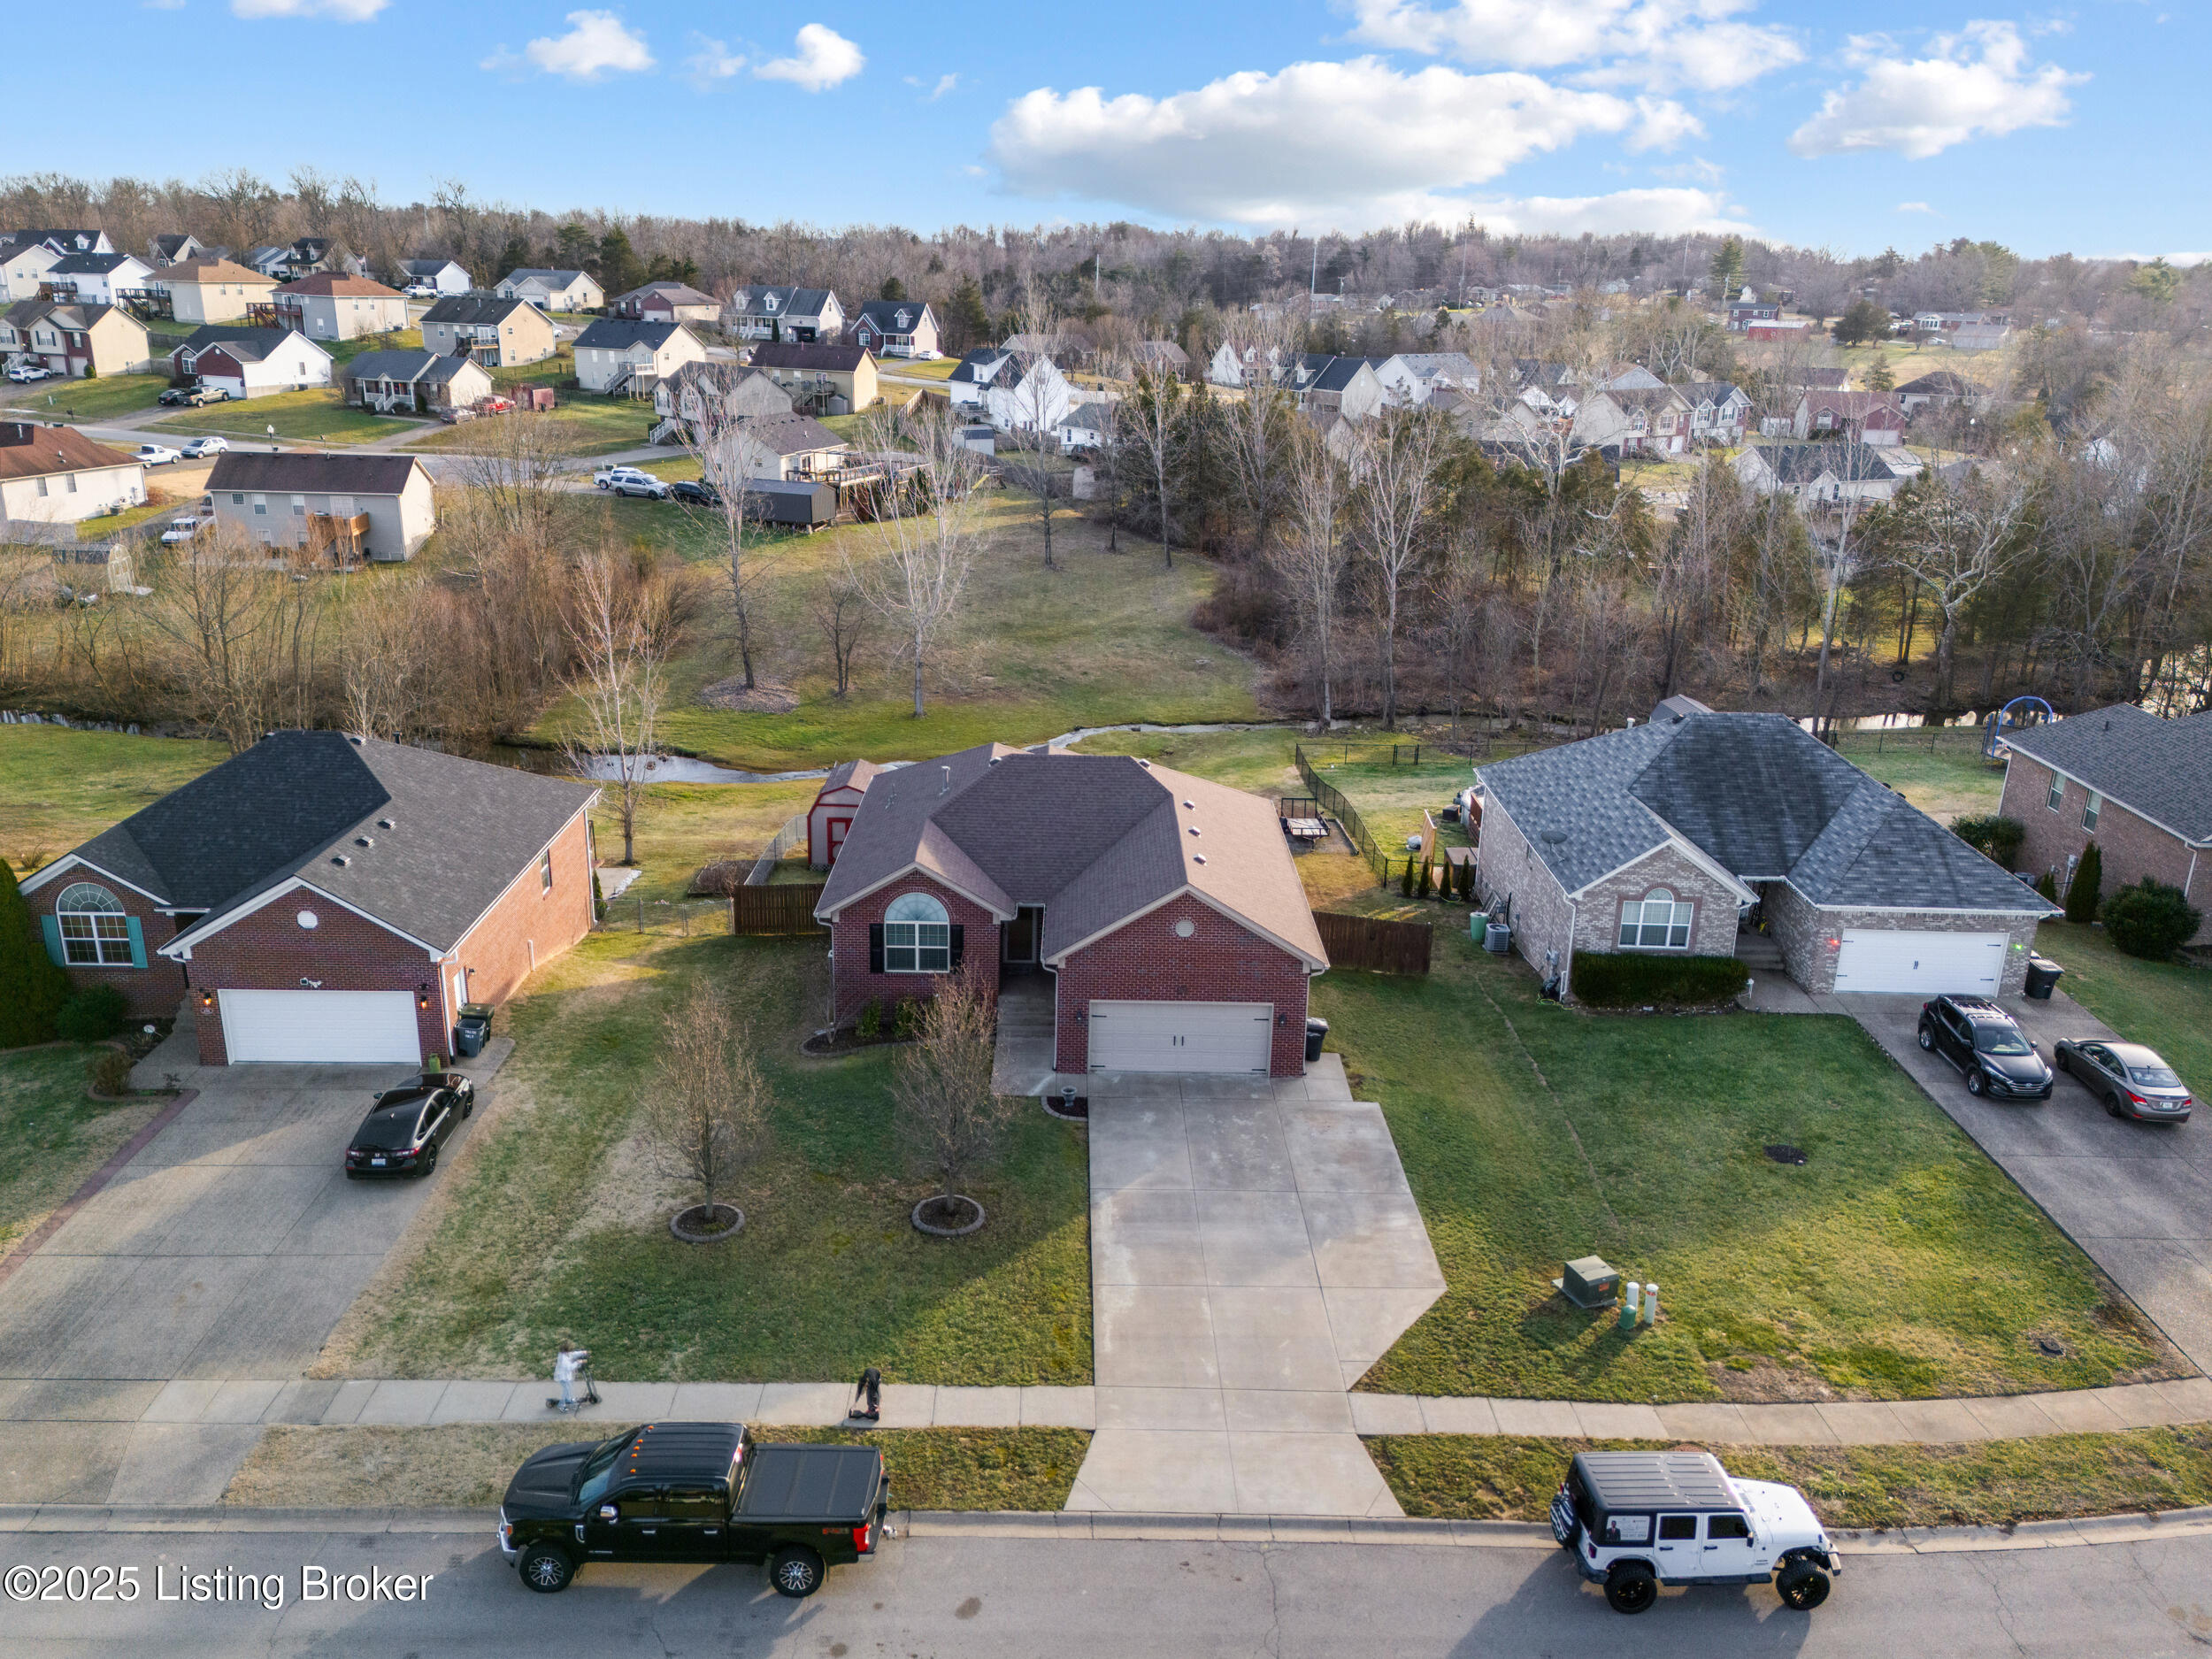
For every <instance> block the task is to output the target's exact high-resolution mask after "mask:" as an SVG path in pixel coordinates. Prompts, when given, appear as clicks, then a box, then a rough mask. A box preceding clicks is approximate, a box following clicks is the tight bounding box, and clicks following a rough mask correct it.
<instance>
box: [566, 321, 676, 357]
mask: <svg viewBox="0 0 2212 1659" xmlns="http://www.w3.org/2000/svg"><path fill="white" fill-rule="evenodd" d="M690 332H691V331H690V330H689V329H687V328H686V327H685V326H683V325H682V324H681V323H661V322H654V321H652V320H650V319H645V318H636V319H633V318H628V317H602V318H601V319H599V320H598V321H597V322H595V323H594V324H592V326H590V327H588V328H587V329H585V330H584V332H583V333H582V334H579V335H577V336H576V349H577V350H579V351H627V350H628V349H630V348H631V347H632V346H639V345H641V346H643V347H644V348H645V349H647V350H648V351H658V350H659V349H661V348H662V347H663V346H664V345H666V344H667V343H668V342H669V341H671V340H672V339H673V338H674V337H675V336H676V335H678V334H689V333H690Z"/></svg>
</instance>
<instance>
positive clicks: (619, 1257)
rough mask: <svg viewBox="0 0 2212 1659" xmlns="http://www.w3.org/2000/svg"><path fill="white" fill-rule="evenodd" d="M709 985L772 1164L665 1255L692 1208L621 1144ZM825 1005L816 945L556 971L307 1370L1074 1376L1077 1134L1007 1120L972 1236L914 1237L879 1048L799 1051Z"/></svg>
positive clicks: (1081, 1347)
mask: <svg viewBox="0 0 2212 1659" xmlns="http://www.w3.org/2000/svg"><path fill="white" fill-rule="evenodd" d="M605 844H606V843H605V842H602V845H603V846H604V845H605ZM681 862H682V860H680V859H679V860H675V861H673V863H672V864H671V865H670V867H671V868H673V867H674V865H675V864H680V863H681ZM722 926H725V927H726V923H724V924H722ZM699 979H704V980H705V981H707V982H708V983H710V984H712V985H714V986H716V987H718V988H720V989H721V990H722V992H723V993H724V994H725V995H727V996H728V997H729V999H730V1000H731V1002H732V1003H733V1005H734V1006H735V1007H737V1008H739V1009H740V1010H742V1011H743V1012H744V1013H745V1014H746V1016H747V1017H748V1018H749V1019H750V1020H751V1021H752V1022H753V1025H754V1030H755V1033H756V1040H757V1052H758V1054H759V1056H760V1060H761V1064H762V1065H763V1067H764V1070H765V1071H766V1072H767V1074H768V1076H769V1078H770V1079H771V1080H772V1083H773V1085H774V1087H775V1089H776V1092H777V1095H778V1102H779V1103H778V1108H777V1110H776V1113H775V1118H774V1127H775V1142H774V1146H773V1148H772V1151H771V1152H770V1153H769V1155H768V1156H766V1157H765V1158H764V1160H763V1161H762V1163H761V1164H759V1166H758V1167H757V1170H756V1171H754V1172H753V1174H752V1175H751V1176H750V1177H749V1179H747V1180H746V1181H745V1182H744V1183H743V1184H742V1186H741V1187H740V1189H739V1190H738V1191H737V1192H736V1193H735V1194H733V1196H734V1198H735V1201H736V1202H738V1203H740V1204H741V1205H742V1207H743V1208H744V1210H745V1212H746V1217H747V1218H746V1224H745V1229H744V1231H743V1232H742V1233H741V1234H740V1235H739V1236H738V1237H737V1238H736V1239H735V1240H733V1241H731V1242H729V1243H726V1244H721V1245H716V1246H712V1247H693V1246H687V1245H682V1244H679V1243H677V1242H676V1241H675V1240H673V1239H672V1238H671V1237H670V1236H669V1233H668V1229H667V1225H666V1224H667V1218H668V1217H669V1215H670V1214H672V1212H673V1210H675V1209H676V1208H677V1207H679V1206H680V1204H681V1203H682V1202H689V1199H688V1197H687V1196H686V1195H683V1194H679V1193H678V1192H676V1191H674V1190H672V1188H670V1187H669V1186H668V1185H667V1183H665V1182H664V1180H663V1179H661V1178H660V1176H659V1175H658V1174H657V1171H656V1170H655V1169H654V1168H653V1166H652V1164H651V1161H650V1159H649V1157H648V1156H647V1155H646V1154H645V1153H644V1151H643V1149H642V1148H641V1147H640V1146H639V1145H637V1144H636V1143H634V1141H633V1140H632V1127H633V1125H632V1119H633V1116H634V1112H635V1110H636V1107H637V1104H638V1102H639V1101H640V1099H641V1095H642V1094H643V1092H644V1091H645V1090H646V1089H648V1088H649V1087H651V1086H652V1081H653V1064H654V1056H655V1051H656V1049H657V1041H658V1033H659V1029H660V1026H659V1022H660V1018H661V1015H662V1013H663V1012H664V1010H665V1009H666V1008H667V1007H668V1006H669V1005H670V1004H671V1002H672V1000H673V999H674V998H676V997H677V996H679V995H682V994H683V993H684V992H686V991H687V989H688V987H689V986H690V985H691V984H693V983H694V982H695V981H696V980H699ZM827 987H828V973H827V963H826V959H825V956H824V946H823V941H822V940H821V939H819V938H809V939H804V940H792V941H780V940H754V939H733V938H731V937H729V936H728V935H727V934H726V933H720V934H718V936H710V937H692V938H684V937H681V936H677V935H672V934H669V933H657V932H653V931H648V932H646V933H626V932H622V931H606V932H601V933H595V934H593V935H592V936H591V937H590V938H589V939H588V940H587V941H585V942H584V943H583V944H582V945H581V946H580V947H579V948H578V949H575V950H573V951H572V952H570V953H569V954H568V955H567V956H565V957H563V958H561V959H560V960H559V961H557V962H556V963H554V964H551V965H550V966H549V967H548V968H547V969H546V970H545V971H544V972H541V974H540V975H539V976H538V978H537V979H535V980H534V981H533V982H532V984H531V986H530V987H529V989H528V990H527V991H526V993H525V995H522V996H520V997H519V998H518V999H516V1000H515V1001H514V1002H511V1003H510V1004H509V1005H508V1007H507V1008H506V1009H504V1010H503V1011H502V1020H503V1026H504V1028H505V1029H507V1030H509V1031H511V1033H513V1034H514V1036H515V1039H516V1041H517V1045H518V1046H517V1048H516V1051H515V1056H514V1057H513V1059H512V1060H511V1061H510V1062H509V1063H508V1065H507V1067H506V1070H505V1071H503V1073H502V1076H501V1079H500V1083H499V1089H498V1094H497V1096H496V1097H495V1102H494V1110H493V1113H492V1115H491V1117H490V1118H488V1121H487V1122H486V1124H485V1125H484V1131H483V1132H481V1133H480V1137H479V1140H478V1142H477V1144H476V1145H474V1146H472V1147H471V1148H469V1149H468V1151H467V1152H465V1154H464V1155H463V1156H462V1157H461V1158H460V1159H458V1160H456V1162H455V1163H454V1164H453V1165H452V1166H451V1172H450V1176H449V1187H448V1190H447V1191H446V1192H445V1193H443V1194H438V1195H437V1196H436V1197H435V1198H434V1200H433V1204H434V1210H432V1211H430V1212H426V1217H425V1219H424V1222H423V1223H421V1224H419V1227H418V1231H417V1233H415V1234H414V1235H413V1236H412V1237H411V1240H410V1241H409V1245H408V1246H407V1247H406V1248H405V1252H404V1254H403V1256H401V1257H399V1258H396V1261H395V1263H393V1264H391V1265H389V1266H388V1268H387V1270H386V1272H385V1275H384V1276H383V1277H382V1278H380V1279H379V1280H378V1282H377V1283H376V1284H375V1285H374V1286H372V1287H371V1289H370V1290H369V1291H368V1293H367V1294H365V1295H364V1296H363V1297H362V1299H361V1300H360V1301H359V1302H357V1303H356V1304H355V1306H354V1308H353V1309H352V1310H351V1311H349V1314H348V1315H347V1317H346V1319H345V1321H344V1322H343V1324H342V1325H341V1327H340V1329H339V1331H338V1333H336V1334H335V1335H334V1338H333V1340H332V1343H331V1346H330V1347H329V1348H327V1349H326V1352H325V1354H324V1356H323V1358H322V1360H321V1362H319V1366H318V1370H319V1373H320V1374H324V1375H342V1374H350V1375H357V1376H388V1377H465V1376H513V1375H516V1374H518V1372H523V1373H530V1372H535V1371H542V1370H543V1368H544V1366H545V1364H546V1363H547V1358H546V1356H548V1355H549V1354H550V1353H551V1352H552V1351H553V1347H554V1344H555V1343H556V1341H557V1339H558V1338H560V1337H561V1336H562V1335H563V1334H564V1333H567V1334H571V1335H573V1336H575V1337H576V1338H577V1339H578V1340H581V1341H583V1342H585V1343H586V1344H588V1346H589V1347H590V1348H592V1349H593V1350H594V1353H595V1357H596V1364H597V1368H598V1371H599V1372H600V1374H601V1375H602V1376H603V1377H610V1378H616V1379H649V1380H659V1379H674V1380H700V1379H727V1380H740V1381H787V1380H793V1381H818V1380H822V1379H835V1378H845V1377H850V1376H856V1375H857V1374H858V1373H859V1372H860V1371H861V1369H862V1368H863V1367H864V1366H866V1365H871V1364H873V1365H877V1366H879V1367H881V1368H882V1371H883V1373H884V1375H885V1376H886V1378H887V1379H892V1380H895V1381H924V1382H939V1383H975V1384H1015V1383H1081V1382H1087V1381H1088V1380H1089V1379H1090V1375H1091V1318H1090V1271H1089V1262H1088V1256H1087V1173H1086V1171H1087V1164H1086V1156H1085V1148H1084V1142H1083V1136H1082V1132H1081V1130H1080V1129H1078V1128H1074V1127H1071V1125H1065V1124H1062V1123H1058V1122H1056V1121H1054V1120H1053V1119H1051V1118H1048V1117H1047V1116H1046V1115H1045V1114H1044V1113H1043V1112H1042V1111H1041V1110H1033V1111H1029V1112H1026V1113H1025V1114H1023V1115H1022V1116H1021V1117H1019V1118H1018V1119H1017V1120H1016V1123H1015V1125H1014V1127H1013V1129H1012V1131H1011V1132H1010V1134H1009V1136H1008V1138H1007V1145H1006V1150H1005V1155H1004V1157H1003V1159H1002V1162H1001V1163H1000V1164H998V1165H997V1166H996V1168H995V1169H994V1170H993V1171H990V1172H988V1173H987V1174H985V1175H983V1176H981V1177H980V1178H979V1179H976V1180H975V1181H974V1182H972V1184H971V1187H970V1189H971V1190H972V1192H973V1193H974V1194H975V1196H976V1197H977V1198H979V1200H980V1201H981V1202H982V1203H983V1204H984V1205H985V1207H986V1208H987V1210H988V1212H989V1216H990V1221H989V1225H987V1226H986V1227H985V1229H984V1230H983V1231H982V1232H981V1233H978V1234H976V1235H974V1236H973V1237H972V1238H968V1239H963V1240H932V1239H926V1238H924V1237H923V1236H922V1235H921V1234H920V1233H916V1232H915V1231H914V1229H913V1228H912V1227H911V1226H910V1225H909V1222H908V1212H909V1210H911V1209H912V1207H913V1206H914V1204H915V1203H917V1202H918V1201H919V1200H920V1199H921V1198H923V1197H924V1196H926V1194H927V1192H928V1190H929V1189H928V1187H927V1185H926V1182H925V1181H923V1180H921V1179H917V1178H916V1177H914V1176H912V1175H910V1173H909V1172H908V1171H906V1169H905V1167H904V1166H903V1165H902V1161H901V1157H900V1154H899V1151H898V1148H897V1144H896V1137H895V1134H894V1133H893V1124H892V1119H891V1107H890V1096H889V1082H890V1078H891V1068H892V1063H893V1058H894V1055H895V1052H896V1051H895V1050H894V1049H891V1048H879V1049H876V1050H873V1051H870V1052H864V1053H861V1054H858V1055H855V1056H849V1057H845V1058H841V1059H837V1060H828V1061H820V1060H810V1059H804V1058H803V1057H801V1056H800V1055H799V1054H798V1052H797V1044H798V1041H799V1040H800V1038H801V1037H802V1036H803V1035H804V1034H805V1033H807V1032H808V1031H810V1030H811V1029H813V1028H814V1027H816V1026H818V1025H821V1024H823V1023H824V1017H825V1014H826V995H827Z"/></svg>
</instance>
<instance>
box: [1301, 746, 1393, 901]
mask: <svg viewBox="0 0 2212 1659" xmlns="http://www.w3.org/2000/svg"><path fill="white" fill-rule="evenodd" d="M1292 752H1293V754H1294V757H1296V760H1297V763H1298V775H1299V776H1300V777H1301V778H1303V779H1304V780H1306V787H1307V788H1309V789H1310V790H1312V791H1313V798H1314V799H1315V800H1316V801H1317V802H1319V803H1321V810H1323V811H1325V812H1326V813H1327V814H1328V815H1329V816H1330V817H1331V818H1334V819H1335V820H1336V821H1337V822H1338V823H1340V824H1341V825H1342V826H1344V833H1345V834H1347V835H1348V836H1349V837H1350V838H1351V841H1352V845H1353V846H1355V847H1356V848H1357V849H1359V854H1360V856H1361V857H1363V858H1364V859H1366V860H1367V862H1368V863H1369V864H1372V865H1373V866H1374V867H1375V873H1376V876H1377V878H1378V879H1388V878H1387V877H1386V875H1385V874H1384V871H1385V869H1386V861H1385V859H1384V857H1383V854H1382V849H1380V848H1379V847H1377V846H1376V844H1375V838H1374V837H1373V836H1372V835H1371V834H1369V833H1367V825H1366V823H1365V821H1364V820H1363V819H1362V818H1361V817H1360V815H1359V810H1358V809H1357V808H1356V807H1355V806H1353V804H1352V803H1350V802H1349V801H1347V800H1346V799H1345V798H1344V795H1343V792H1342V791H1341V790H1340V789H1339V788H1337V787H1336V786H1335V785H1333V784H1331V783H1325V782H1324V781H1323V780H1322V778H1321V774H1320V773H1318V772H1316V771H1314V769H1313V763H1312V762H1311V761H1310V760H1309V759H1307V758H1306V746H1305V745H1304V744H1303V743H1296V744H1293V745H1292ZM1347 752H1349V749H1348V748H1347Z"/></svg>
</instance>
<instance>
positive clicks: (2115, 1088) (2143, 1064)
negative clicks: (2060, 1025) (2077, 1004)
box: [2058, 1037, 2193, 1124]
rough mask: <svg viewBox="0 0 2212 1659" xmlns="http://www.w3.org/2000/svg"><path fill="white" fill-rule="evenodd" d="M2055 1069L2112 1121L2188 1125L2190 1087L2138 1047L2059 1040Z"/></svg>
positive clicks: (2123, 1044) (2158, 1059) (2165, 1065)
mask: <svg viewBox="0 0 2212 1659" xmlns="http://www.w3.org/2000/svg"><path fill="white" fill-rule="evenodd" d="M2058 1069H2059V1070H2060V1071H2063V1072H2065V1073H2067V1074H2068V1075H2069V1076H2070V1077H2073V1078H2077V1079H2079V1080H2080V1082H2081V1086H2082V1087H2084V1088H2085V1089H2087V1090H2088V1091H2089V1092H2090V1093H2091V1094H2094V1095H2096V1096H2097V1097H2098V1098H2099V1099H2101V1100H2102V1101H2103V1102H2104V1109H2105V1110H2107V1111H2108V1112H2110V1113H2111V1114H2112V1115H2113V1116H2114V1117H2115V1118H2135V1119H2136V1120H2137V1121H2139V1122H2141V1123H2147V1124H2185V1123H2187V1122H2188V1121H2189V1108H2190V1106H2191V1105H2192V1104H2193V1102H2192V1101H2191V1100H2190V1098H2189V1086H2188V1085H2187V1084H2185V1083H2184V1082H2183V1081H2182V1080H2181V1079H2179V1078H2178V1077H2177V1076H2175V1075H2174V1069H2173V1067H2171V1066H2170V1065H2168V1064H2166V1063H2165V1062H2164V1061H2163V1060H2162V1059H2160V1058H2159V1057H2158V1056H2157V1054H2156V1053H2155V1052H2154V1051H2153V1050H2151V1049H2149V1048H2145V1047H2144V1046H2143V1045H2142V1044H2141V1043H2139V1042H2098V1041H2093V1040H2092V1039H2089V1038H2075V1037H2068V1038H2063V1039H2062V1040H2061V1041H2060V1042H2059V1044H2058Z"/></svg>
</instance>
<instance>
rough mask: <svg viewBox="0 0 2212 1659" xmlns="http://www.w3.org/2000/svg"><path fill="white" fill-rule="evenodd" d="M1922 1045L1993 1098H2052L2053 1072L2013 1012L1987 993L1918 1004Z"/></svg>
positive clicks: (1970, 1087) (1970, 1086)
mask: <svg viewBox="0 0 2212 1659" xmlns="http://www.w3.org/2000/svg"><path fill="white" fill-rule="evenodd" d="M1920 1046H1921V1047H1922V1048H1925V1049H1927V1050H1928V1051H1929V1052H1930V1053H1931V1054H1939V1055H1941V1056H1943V1057H1944V1058H1945V1059H1947V1060H1948V1061H1949V1062H1950V1063H1951V1064H1953V1065H1955V1066H1956V1067H1958V1069H1959V1070H1960V1071H1963V1072H1965V1073H1966V1092H1967V1093H1968V1094H1984V1095H1987V1096H1989V1097H1990V1098H1991V1099H1993V1100H2048V1099H2050V1098H2051V1082H2052V1079H2053V1077H2054V1076H2055V1073H2054V1072H2053V1071H2051V1068H2050V1067H2049V1066H2047V1065H2046V1064H2044V1062H2043V1056H2041V1055H2039V1054H2038V1053H2037V1052H2036V1051H2035V1045H2034V1044H2033V1043H2032V1042H2030V1041H2028V1040H2027V1038H2026V1037H2024V1035H2022V1034H2021V1031H2020V1027H2019V1025H2017V1024H2016V1023H2015V1022H2014V1020H2013V1018H2012V1016H2011V1015H2009V1014H2008V1013H2006V1012H2005V1010H2003V1009H2001V1008H2000V1007H1998V1006H1997V1004H1996V1003H1994V1002H1991V1001H1990V1000H1989V999H1988V998H1987V997H1985V996H1939V997H1937V998H1936V999H1935V1000H1934V1001H1933V1002H1923V1003H1922V1004H1921V1005H1920Z"/></svg>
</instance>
